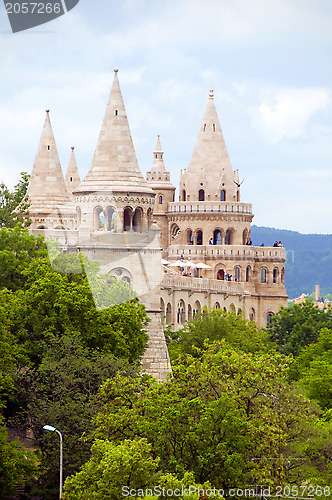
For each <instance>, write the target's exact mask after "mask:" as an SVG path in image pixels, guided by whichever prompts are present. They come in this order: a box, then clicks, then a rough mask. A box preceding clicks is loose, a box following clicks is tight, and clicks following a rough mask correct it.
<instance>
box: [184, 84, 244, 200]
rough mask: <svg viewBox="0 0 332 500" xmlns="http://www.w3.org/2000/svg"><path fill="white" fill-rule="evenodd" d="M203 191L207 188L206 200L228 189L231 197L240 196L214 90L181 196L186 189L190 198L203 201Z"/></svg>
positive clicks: (229, 198)
mask: <svg viewBox="0 0 332 500" xmlns="http://www.w3.org/2000/svg"><path fill="white" fill-rule="evenodd" d="M200 190H202V191H204V196H205V200H207V199H209V200H211V201H214V200H220V191H221V190H227V192H228V197H227V198H228V200H235V198H236V185H235V184H234V172H233V169H232V166H231V162H230V159H229V156H228V153H227V149H226V144H225V140H224V136H223V133H222V130H221V127H220V123H219V119H218V115H217V110H216V106H215V102H214V95H213V90H210V93H209V99H208V103H207V106H206V109H205V113H204V117H203V120H202V124H201V128H200V131H199V133H198V137H197V140H196V144H195V147H194V151H193V154H192V157H191V160H190V162H189V165H188V168H187V170H185V171H184V173H182V175H181V181H180V196H181V191H182V192H183V191H186V198H187V200H188V199H190V200H191V201H194V200H199V192H200Z"/></svg>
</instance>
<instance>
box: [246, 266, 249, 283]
mask: <svg viewBox="0 0 332 500" xmlns="http://www.w3.org/2000/svg"><path fill="white" fill-rule="evenodd" d="M248 281H250V267H249V266H248V267H247V269H246V282H247V283H248Z"/></svg>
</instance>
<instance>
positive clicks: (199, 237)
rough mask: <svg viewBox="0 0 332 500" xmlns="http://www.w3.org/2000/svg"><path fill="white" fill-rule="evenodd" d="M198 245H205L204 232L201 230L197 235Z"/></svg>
mask: <svg viewBox="0 0 332 500" xmlns="http://www.w3.org/2000/svg"><path fill="white" fill-rule="evenodd" d="M196 236H197V245H203V232H202V231H201V230H200V229H199V230H198V231H197V233H196Z"/></svg>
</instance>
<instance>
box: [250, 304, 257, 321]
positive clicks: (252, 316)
mask: <svg viewBox="0 0 332 500" xmlns="http://www.w3.org/2000/svg"><path fill="white" fill-rule="evenodd" d="M255 316H256V313H255V309H254V308H253V307H252V308H251V312H250V314H249V319H250V321H255Z"/></svg>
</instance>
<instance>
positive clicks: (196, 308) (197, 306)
mask: <svg viewBox="0 0 332 500" xmlns="http://www.w3.org/2000/svg"><path fill="white" fill-rule="evenodd" d="M200 312H201V303H200V301H199V300H196V302H195V304H194V310H193V318H195V316H196V315H197V314H199V313H200Z"/></svg>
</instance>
